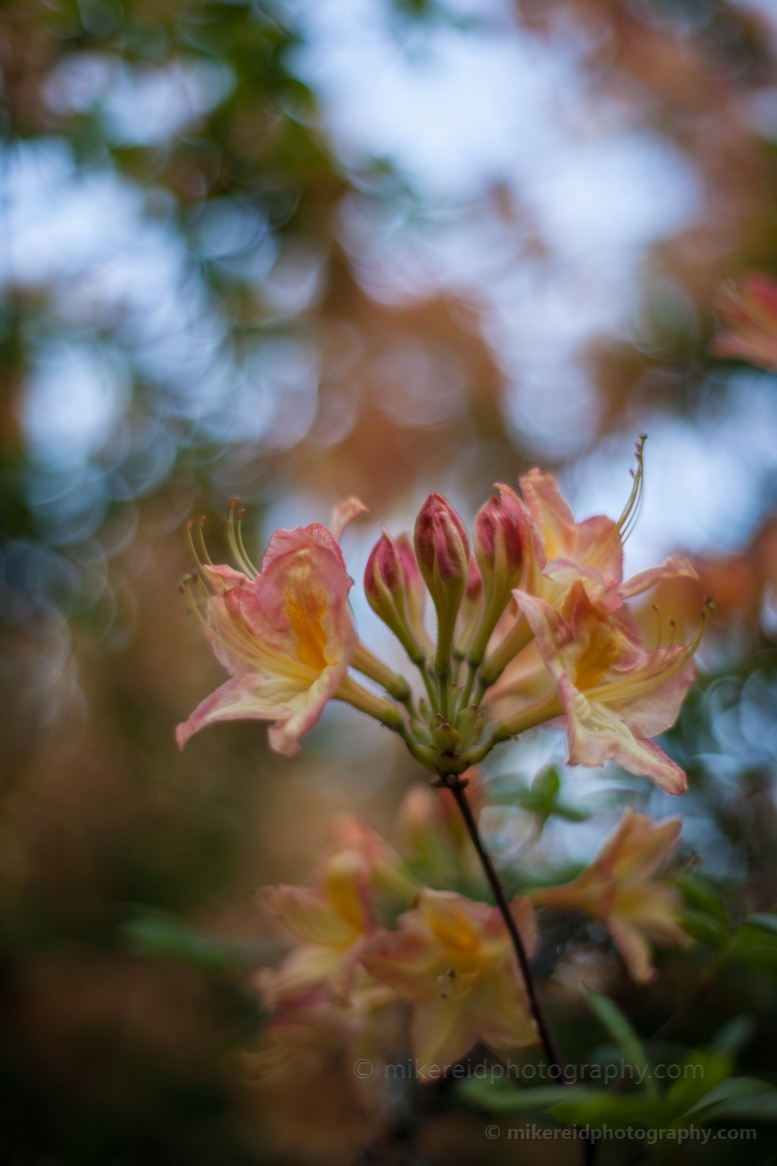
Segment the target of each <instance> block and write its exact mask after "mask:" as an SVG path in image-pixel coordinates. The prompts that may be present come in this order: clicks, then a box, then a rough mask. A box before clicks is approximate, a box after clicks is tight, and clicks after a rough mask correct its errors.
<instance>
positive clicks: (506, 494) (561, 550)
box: [482, 439, 696, 684]
mask: <svg viewBox="0 0 777 1166" xmlns="http://www.w3.org/2000/svg"><path fill="white" fill-rule="evenodd" d="M643 445H644V439H640V441H639V442H637V446H636V450H637V470H636V473H635V474H634V475H633V477H634V483H633V487H632V490H631V494H630V495H629V498H628V500H627V503H626V506H625V507H624V510H623V513H622V514H621V516H620V518H619V519H618V520H617V522H616V521H614V520H613V519H611V518H607V517H605V516H604V515H596V516H594V517H593V518H588V519H586V520H585V521H584V522H576V521H575V518H574V516H573V514H572V511H571V510H570V508H569V506H568V505H567V503H566V502H565V501H564V499H563V498H562V496H561V493H560V491H559V488H558V485H557V483H556V480H555V478H553V476H552V475H551V474H544V473H542V472H541V471H540V470H538V469H533V470H531V471H530V472H529V473H528V474H525V475H524V476H523V477H522V478H521V491H522V493H523V498H524V500H523V501H522V500H521V499H520V498H519V497H518V496H517V494H515V493H514V492H513V491H512V490H511V489H510V487H509V486H500V487H499V491H500V497H501V499H502V501H503V503H504V504H505V505H510V506H512V509H513V511H514V513H515V517H516V525H517V529H518V530H520V531H521V532H522V539H523V543H524V564H523V573H522V577H521V580H520V583H519V584H518V590H520V591H521V592H524V593H526V594H528V595H533V596H537V597H539V598H541V599H544V600H545V601H546V602H547V603H549V604H550V605H551V606H552V607H554V608H556V610H558V611H560V610H562V608H563V606H564V603H565V601H566V600H567V597H568V595H569V593H570V591H571V590H572V588H573V586H574V585H575V584H576V583H581V584H582V585H583V587H584V588H585V591H586V594H587V596H588V598H589V600H590V602H591V603H592V604H593V605H594V606H595V607H597V608H599V609H600V610H602V611H615V610H617V609H618V608H620V607H622V606H623V604H624V602H625V601H626V600H628V599H631V598H633V597H634V596H636V595H640V594H642V593H643V592H645V591H647V590H649V589H650V588H652V587H654V586H656V584H658V583H660V582H662V581H663V580H666V579H672V578H676V577H678V576H685V577H690V578H696V571H695V570H694V568H693V566H692V565H691V563H690V562H689V561H688V560H687V559H684V558H682V557H681V556H680V555H670V556H669V558H668V559H667V560H666V561H665V562H664V563H663V564H662V565H661V566H659V567H654V568H651V569H650V570H648V571H642V572H640V573H639V574H637V575H634V576H632V577H631V578H630V579H624V578H623V544H624V541H625V539H626V537H627V535H628V532H629V529H630V526H631V524H632V523H633V520H634V517H635V515H636V512H637V510H638V508H639V503H640V499H641V494H642V483H643V479H644V474H643V457H642V450H643ZM513 595H515V593H513ZM533 634H534V633H533V629H532V628H531V626H530V625H529V623H528V622H527V620H526V618H525V613H523V612H522V610H521V609H520V607H519V605H518V604H517V603H516V602H515V601H514V600H513V602H511V604H510V605H509V606H508V608H507V609H506V610H505V612H504V613H503V615H502V617H501V619H500V620H499V623H498V624H497V626H496V629H495V633H494V636H493V638H492V640H491V643H490V645H489V646H490V653H489V655H488V657H487V659H486V662H485V665H484V668H483V673H482V675H483V679H484V682H486V683H488V684H490V683H493V682H494V681H495V680H496V679H497V677H498V676H499V675H500V674H501V673H502V671H503V669H504V668H505V667H507V666H508V665H510V664H511V662H513V661H516V659H517V658H518V657H519V653H522V652H523V650H524V648H525V647H526V646H527V645H528V644H529V643H530V642H531V640H532V638H533ZM518 668H519V670H520V671H521V672H523V671H524V662H523V661H522V662H521V663H520V664H519V665H518Z"/></svg>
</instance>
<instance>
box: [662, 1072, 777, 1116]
mask: <svg viewBox="0 0 777 1166" xmlns="http://www.w3.org/2000/svg"><path fill="white" fill-rule="evenodd" d="M764 1093H773V1094H774V1096H775V1097H777V1090H775V1089H772V1087H771V1086H770V1085H767V1083H766V1082H765V1081H760V1080H758V1078H756V1077H729V1078H728V1080H726V1081H721V1082H720V1084H719V1085H715V1086H713V1088H712V1089H709V1090H708V1091H707V1092H706V1093H705V1094H704V1096H703V1097H702V1098H700V1100H699V1101H697V1102H696V1104H695V1105H692V1106H691V1107H690V1109H686V1111H685V1113H684V1114H683V1117H685V1118H688V1117H694V1116H696V1115H698V1114H703V1113H704V1112H705V1110H709V1109H711V1108H712V1107H713V1106H717V1107H720V1106H722V1105H723V1104H724V1103H729V1102H734V1101H741V1100H742V1099H743V1098H746V1097H748V1098H752V1097H757V1096H761V1095H762V1094H764ZM706 1116H709V1115H706Z"/></svg>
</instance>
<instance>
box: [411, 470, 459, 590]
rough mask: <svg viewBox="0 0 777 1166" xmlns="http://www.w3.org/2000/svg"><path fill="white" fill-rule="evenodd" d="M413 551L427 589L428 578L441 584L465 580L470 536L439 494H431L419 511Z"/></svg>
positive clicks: (448, 504)
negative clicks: (437, 579) (439, 581)
mask: <svg viewBox="0 0 777 1166" xmlns="http://www.w3.org/2000/svg"><path fill="white" fill-rule="evenodd" d="M415 553H416V557H417V559H418V565H419V567H420V568H421V574H422V575H423V577H424V579H425V580H426V585H427V587H428V588H429V590H430V591H432V585H431V582H430V579H431V578H432V577H435V576H436V577H437V578H439V579H440V580H441V581H442V582H444V583H448V582H449V581H455V582H456V583H458V582H459V581H461V582H462V583H464V581H465V580H466V578H467V572H468V568H469V539H468V538H467V532H466V530H465V528H464V523H463V522H462V521H461V519H460V518H459V516H458V514H457V513H456V511H455V510H454V509H453V507H452V506H451V504H450V502H448V501H447V500H446V499H445V498H443V496H442V494H436V493H435V494H430V495H429V497H428V498H427V499H426V502H424V504H423V506H422V507H421V509H420V511H419V513H418V517H417V519H416V523H415ZM465 585H466V584H465ZM462 591H463V587H462ZM432 594H434V592H433V591H432Z"/></svg>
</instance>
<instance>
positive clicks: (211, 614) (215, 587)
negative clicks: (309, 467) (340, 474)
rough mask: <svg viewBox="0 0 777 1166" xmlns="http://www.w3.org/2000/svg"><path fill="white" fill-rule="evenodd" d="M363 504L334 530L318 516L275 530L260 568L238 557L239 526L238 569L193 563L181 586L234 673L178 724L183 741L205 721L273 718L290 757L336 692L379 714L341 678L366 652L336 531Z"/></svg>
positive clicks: (342, 514) (279, 747) (339, 517)
mask: <svg viewBox="0 0 777 1166" xmlns="http://www.w3.org/2000/svg"><path fill="white" fill-rule="evenodd" d="M364 509H365V507H364V506H363V504H362V503H360V502H359V501H358V500H357V499H353V498H352V499H349V500H348V502H347V503H343V505H342V506H341V507H338V509H337V511H336V512H335V520H334V523H333V530H332V531H329V530H327V529H326V527H324V526H321V525H320V524H319V523H312V524H311V525H310V526H306V527H297V528H296V529H295V530H276V531H275V533H274V534H273V536H272V538H271V539H270V544H269V546H268V548H267V552H266V554H265V556H264V559H263V560H262V570H261V572H257V571H256V570H255V569H254V567H253V566H252V565H251V563H250V562H249V560H248V558H247V556H246V554H245V551H244V548H243V544H242V539H241V538H240V531H239V526H238V528H237V536H236V535H235V531H234V529H232V531H231V542H232V548H233V552H234V554H235V557H236V559H237V561H238V564H239V566H240V568H241V569H240V570H235V569H233V568H232V567H229V566H224V565H219V566H215V565H214V564H212V563H210V562H207V563H201V564H200V570H199V573H198V575H197V576H194V577H191V578H190V579H189V580H188V581H187V583H186V590H187V594H188V598H189V601H190V605H191V606H192V609H193V610H194V611H195V612H196V614H197V615H198V616H199V618H200V620H201V622H202V623H203V624H204V626H205V630H206V632H207V635H208V639H209V640H210V641H211V644H212V646H213V650H214V652H215V654H216V656H217V657H218V659H219V661H220V662H221V663H222V664H223V665H224V667H225V668H226V669H227V671H228V672H231V674H232V679H231V680H228V681H227V682H226V683H225V684H222V685H221V687H220V688H217V689H216V691H215V692H214V693H211V695H210V696H208V697H206V699H205V700H204V701H202V703H201V704H200V705H199V706H198V707H197V708H196V709H195V711H194V712H193V713H192V715H191V716H190V717H189V719H188V720H187V721H185V722H184V723H183V724H181V725H179V726H178V729H177V730H176V738H177V740H178V744H179V745H180V746H181V748H183V746H184V745H185V744H186V742H187V741H188V739H189V737H191V736H192V734H193V733H196V732H198V731H199V730H200V729H202V728H204V727H205V726H206V725H210V724H214V723H216V722H219V721H233V720H243V719H246V718H249V719H256V720H265V721H271V722H272V726H271V728H270V733H269V737H270V744H271V746H272V747H273V749H275V750H276V751H277V752H279V753H283V754H285V755H286V756H287V757H293V756H295V755H296V754H297V753H298V752H299V749H300V745H299V741H300V738H301V737H302V736H304V734H305V733H307V732H308V731H309V730H310V729H311V728H312V727H313V725H315V723H316V722H317V721H318V719H319V717H320V716H321V713H322V711H323V709H324V706H325V704H326V703H327V701H329V700H331V699H333V698H337V699H340V700H345V701H348V702H349V703H351V704H354V705H355V706H356V707H357V708H362V709H363V711H365V712H369V713H371V714H372V715H374V716H380V715H381V712H383V713H385V709H386V707H388V706H387V705H386V702H385V701H381V700H380V699H379V698H377V697H375V696H373V694H372V693H370V692H368V691H367V690H366V689H364V688H362V686H361V685H359V684H357V683H356V681H354V680H353V679H352V678H351V677H349V676H348V675H347V671H348V666H349V664H350V663H351V662H352V661H354V662H355V663H356V664H357V665H358V666H360V667H361V666H362V665H363V664H364V660H361V659H360V657H361V656H363V657H364V658H365V660H367V658H368V656H369V654H368V653H367V652H366V650H365V649H363V647H362V645H360V644H359V641H358V637H357V634H356V629H355V627H354V623H353V619H352V616H351V611H350V608H349V605H348V593H349V591H350V589H351V586H352V585H353V581H352V580H351V578H350V577H349V575H348V573H347V571H346V569H345V563H344V561H343V556H342V552H341V551H340V547H339V546H338V544H337V540H336V537H335V534H339V533H340V532H341V531H342V529H343V527H344V526H345V525H346V524H347V522H349V521H351V520H352V519H353V518H354V517H356V515H357V514H358V513H360V512H361V511H362V510H364ZM206 583H207V584H209V585H210V588H211V589H212V590H208V587H207V586H206ZM201 607H202V608H203V609H204V615H203V614H202V613H201V611H200V608H201ZM373 663H375V664H377V663H379V662H377V661H373ZM368 667H369V661H368V662H367V664H366V665H365V668H368ZM379 706H381V707H379Z"/></svg>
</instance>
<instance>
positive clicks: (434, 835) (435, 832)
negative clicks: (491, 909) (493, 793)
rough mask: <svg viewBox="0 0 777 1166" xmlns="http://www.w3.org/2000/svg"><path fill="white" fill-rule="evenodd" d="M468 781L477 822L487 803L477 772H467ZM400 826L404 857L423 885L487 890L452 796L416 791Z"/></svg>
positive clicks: (403, 807)
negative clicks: (484, 799)
mask: <svg viewBox="0 0 777 1166" xmlns="http://www.w3.org/2000/svg"><path fill="white" fill-rule="evenodd" d="M464 776H465V777H466V779H467V795H468V800H469V803H470V805H471V807H472V812H473V814H474V815H475V818H477V817H478V815H479V812H480V809H481V806H482V803H483V796H482V792H481V791H482V787H481V785H480V782H479V781H478V772H477V769H476V768H474V767H473V768H472V769H468V770H467V772H466V774H465V775H464ZM397 824H398V827H399V837H400V842H401V847H402V852H403V853H404V854H406V855H407V858H408V863H409V864H410V867H411V869H412V870H413V873H414V874H416V875H417V876H418V877H419V878H420V879H421V880H422V881H423V882H424V883H427V884H428V885H430V886H432V887H436V888H450V887H459V888H460V889H465V888H466V889H467V890H475V891H478V892H480V891H482V890H483V886H484V883H483V872H482V869H481V867H480V864H479V862H478V857H477V854H476V853H475V849H474V847H473V845H472V841H471V839H470V837H469V835H468V834H467V830H466V827H465V825H464V822H463V821H462V817H461V814H460V812H459V809H458V806H457V805H456V803H455V801H454V799H453V795H452V794H451V792H450V790H446V789H440V790H433V789H432V788H431V787H430V786H429V785H420V784H416V785H411V786H410V787H409V789H408V790H407V792H406V793H405V796H404V797H403V799H402V802H401V804H400V807H399V811H398V813H397Z"/></svg>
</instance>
